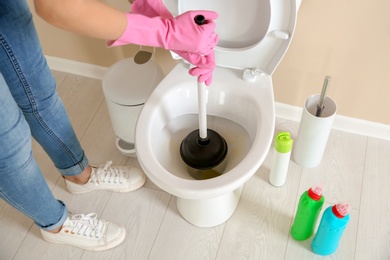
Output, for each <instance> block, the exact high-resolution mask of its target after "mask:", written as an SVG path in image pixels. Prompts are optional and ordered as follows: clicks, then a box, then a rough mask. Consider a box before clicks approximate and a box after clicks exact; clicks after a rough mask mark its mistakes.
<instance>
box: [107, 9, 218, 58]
mask: <svg viewBox="0 0 390 260" xmlns="http://www.w3.org/2000/svg"><path fill="white" fill-rule="evenodd" d="M199 14H200V15H203V16H204V17H205V18H206V23H205V24H203V25H201V26H200V25H197V24H196V23H195V22H194V17H195V16H197V15H199ZM126 17H127V28H126V30H125V32H124V33H123V34H122V36H121V37H120V38H119V39H118V40H116V41H112V42H109V43H108V44H109V46H119V45H124V44H129V43H133V44H138V45H144V46H154V47H163V48H165V49H167V50H178V51H188V52H192V53H198V54H209V53H210V52H211V51H212V50H213V48H214V47H215V45H216V44H217V42H218V37H217V35H216V33H215V31H214V30H215V23H214V22H213V21H212V20H214V19H216V18H217V17H218V14H217V13H215V12H212V11H189V12H185V13H184V14H182V15H179V16H178V17H176V18H174V19H166V18H161V17H154V18H150V17H147V16H144V15H139V14H132V13H127V14H126Z"/></svg>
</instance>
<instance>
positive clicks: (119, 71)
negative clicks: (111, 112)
mask: <svg viewBox="0 0 390 260" xmlns="http://www.w3.org/2000/svg"><path fill="white" fill-rule="evenodd" d="M163 77H164V74H163V72H162V70H161V68H160V67H159V66H158V65H157V64H156V63H155V62H154V61H153V60H149V61H148V62H146V63H144V64H136V63H135V62H134V58H133V57H131V58H126V59H123V60H120V61H118V62H116V63H115V64H113V65H112V66H111V67H110V68H109V69H108V71H107V72H106V73H105V74H104V76H103V80H102V85H103V92H104V96H105V97H106V98H107V99H109V100H111V101H112V102H114V103H117V104H119V105H124V106H137V105H142V104H144V103H145V101H146V100H147V99H148V97H149V96H150V94H151V93H152V92H153V90H154V89H155V87H156V86H157V85H158V83H160V81H161V80H162V79H163Z"/></svg>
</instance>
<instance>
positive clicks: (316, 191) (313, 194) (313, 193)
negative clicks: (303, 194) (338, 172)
mask: <svg viewBox="0 0 390 260" xmlns="http://www.w3.org/2000/svg"><path fill="white" fill-rule="evenodd" d="M307 193H308V194H309V197H310V198H312V199H313V200H320V199H321V198H322V188H321V187H320V186H318V187H313V188H310V189H309V190H308V191H307Z"/></svg>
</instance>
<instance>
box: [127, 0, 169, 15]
mask: <svg viewBox="0 0 390 260" xmlns="http://www.w3.org/2000/svg"><path fill="white" fill-rule="evenodd" d="M131 12H132V13H133V14H143V15H145V16H147V17H156V16H161V17H164V18H167V19H173V16H172V14H171V13H170V12H169V11H168V9H167V8H166V7H165V5H164V4H163V3H162V0H134V2H133V3H132V4H131Z"/></svg>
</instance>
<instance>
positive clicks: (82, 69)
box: [46, 56, 108, 80]
mask: <svg viewBox="0 0 390 260" xmlns="http://www.w3.org/2000/svg"><path fill="white" fill-rule="evenodd" d="M46 60H47V64H48V65H49V67H50V69H52V70H58V71H62V72H66V73H71V74H75V75H80V76H84V77H88V78H94V79H100V80H101V79H103V76H104V73H105V72H106V71H107V69H108V68H107V67H102V66H97V65H92V64H88V63H83V62H79V61H74V60H67V59H63V58H57V57H52V56H46Z"/></svg>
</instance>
